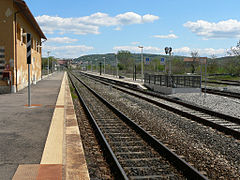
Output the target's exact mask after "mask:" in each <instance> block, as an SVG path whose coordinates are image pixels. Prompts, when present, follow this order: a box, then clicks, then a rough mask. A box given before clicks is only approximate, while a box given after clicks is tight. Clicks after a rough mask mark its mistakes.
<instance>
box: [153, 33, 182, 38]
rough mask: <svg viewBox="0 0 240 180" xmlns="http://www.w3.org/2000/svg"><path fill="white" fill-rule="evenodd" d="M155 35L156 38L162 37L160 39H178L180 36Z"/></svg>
mask: <svg viewBox="0 0 240 180" xmlns="http://www.w3.org/2000/svg"><path fill="white" fill-rule="evenodd" d="M153 37H155V38H160V39H177V38H178V36H176V35H175V34H168V35H154V36H153Z"/></svg>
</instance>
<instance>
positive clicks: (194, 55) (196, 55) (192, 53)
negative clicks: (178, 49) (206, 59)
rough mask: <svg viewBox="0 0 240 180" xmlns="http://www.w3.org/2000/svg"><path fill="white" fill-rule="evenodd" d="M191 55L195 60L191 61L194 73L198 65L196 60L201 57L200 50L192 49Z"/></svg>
mask: <svg viewBox="0 0 240 180" xmlns="http://www.w3.org/2000/svg"><path fill="white" fill-rule="evenodd" d="M191 56H192V58H193V61H192V63H191V67H192V74H193V73H195V71H196V67H195V66H196V61H197V58H198V57H199V54H198V51H197V50H193V51H191Z"/></svg>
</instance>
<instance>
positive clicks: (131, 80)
mask: <svg viewBox="0 0 240 180" xmlns="http://www.w3.org/2000/svg"><path fill="white" fill-rule="evenodd" d="M82 72H83V73H87V74H92V75H95V76H100V74H99V73H97V72H94V71H82ZM101 76H102V77H105V78H108V79H113V80H117V81H120V82H126V83H130V84H134V85H137V86H138V88H140V89H143V90H146V89H147V88H146V87H145V86H144V82H141V80H140V79H136V81H133V79H132V78H127V77H124V78H123V79H119V78H117V77H116V76H113V75H109V74H101Z"/></svg>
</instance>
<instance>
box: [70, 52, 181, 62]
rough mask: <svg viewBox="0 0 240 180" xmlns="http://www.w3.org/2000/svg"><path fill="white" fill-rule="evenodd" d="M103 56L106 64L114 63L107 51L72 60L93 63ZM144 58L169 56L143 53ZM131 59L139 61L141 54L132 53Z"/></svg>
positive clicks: (102, 59)
mask: <svg viewBox="0 0 240 180" xmlns="http://www.w3.org/2000/svg"><path fill="white" fill-rule="evenodd" d="M104 57H105V59H106V63H107V64H112V65H113V64H114V63H115V54H113V53H109V54H91V55H85V56H81V57H79V58H76V59H74V60H73V61H74V62H82V63H86V62H89V63H91V61H92V63H93V64H95V63H96V62H100V61H102V62H103V61H104ZM143 57H144V59H146V58H149V59H150V60H153V59H158V60H160V59H161V58H163V57H164V58H165V59H166V60H167V59H168V58H169V56H166V55H161V54H143ZM184 57H185V56H174V58H177V59H180V60H183V59H184ZM132 59H135V61H136V62H140V61H141V54H139V53H138V54H132Z"/></svg>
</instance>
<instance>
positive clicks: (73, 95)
mask: <svg viewBox="0 0 240 180" xmlns="http://www.w3.org/2000/svg"><path fill="white" fill-rule="evenodd" d="M70 91H71V95H72V99H77V95H76V93H75V89H74V88H73V87H72V85H70Z"/></svg>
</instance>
